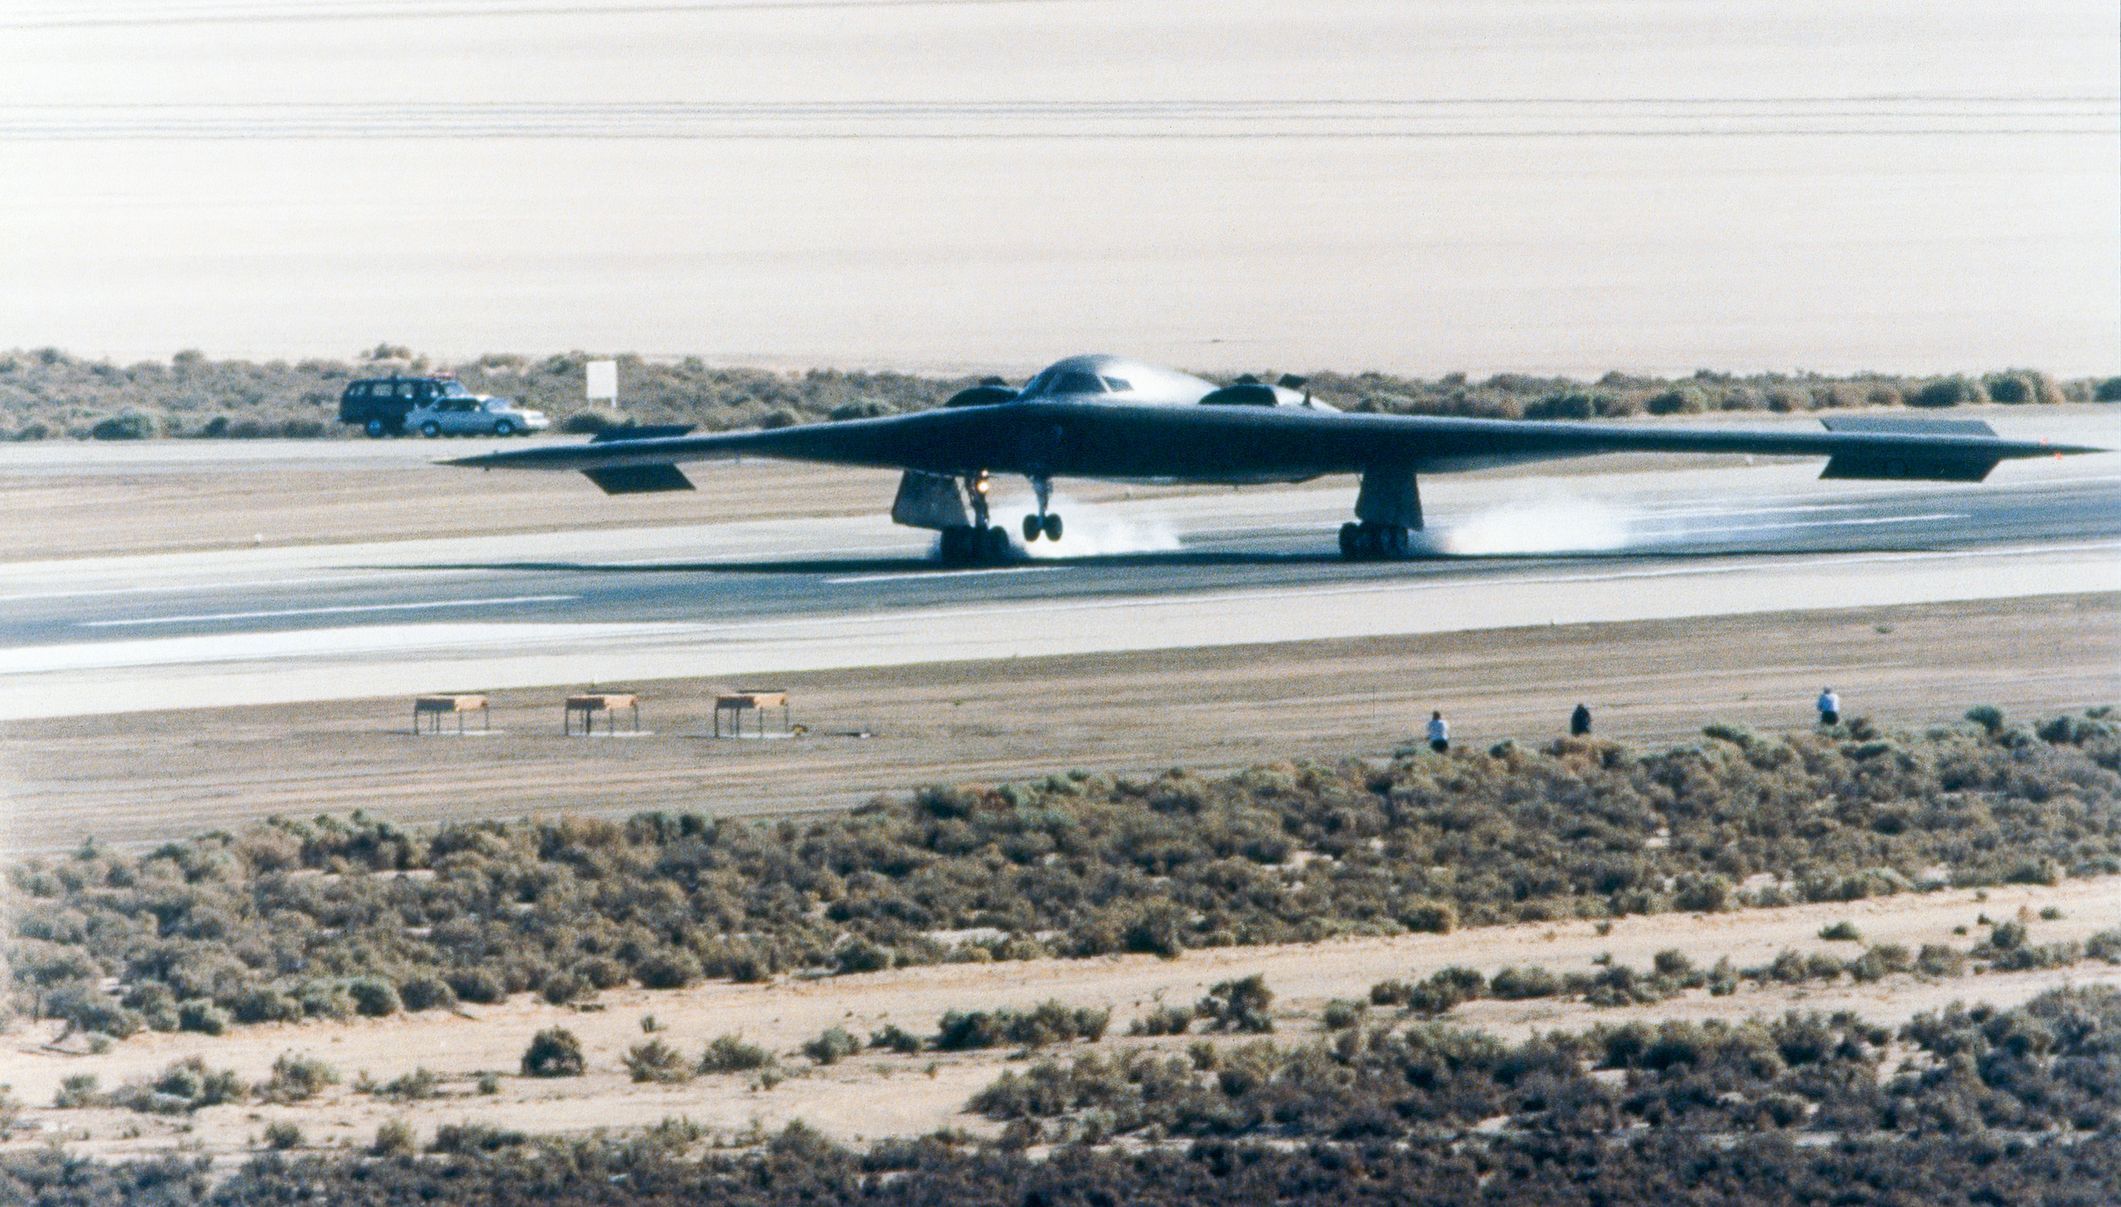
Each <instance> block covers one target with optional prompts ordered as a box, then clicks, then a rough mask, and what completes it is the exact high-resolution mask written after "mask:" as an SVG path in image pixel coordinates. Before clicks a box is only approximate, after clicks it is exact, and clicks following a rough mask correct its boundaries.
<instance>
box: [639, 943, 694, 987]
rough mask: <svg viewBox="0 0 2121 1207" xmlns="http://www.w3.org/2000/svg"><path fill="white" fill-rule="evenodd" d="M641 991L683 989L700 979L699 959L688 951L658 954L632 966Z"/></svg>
mask: <svg viewBox="0 0 2121 1207" xmlns="http://www.w3.org/2000/svg"><path fill="white" fill-rule="evenodd" d="M634 975H635V976H636V977H637V978H638V979H639V980H640V982H641V987H642V988H643V989H683V988H685V987H686V986H688V985H691V984H692V983H693V982H695V981H697V980H699V979H700V961H699V957H697V956H695V955H693V954H692V953H691V952H689V951H667V952H658V953H656V954H654V955H652V956H649V957H648V958H647V959H645V960H643V961H641V962H640V963H639V964H637V965H635V966H634Z"/></svg>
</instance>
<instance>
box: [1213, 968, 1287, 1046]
mask: <svg viewBox="0 0 2121 1207" xmlns="http://www.w3.org/2000/svg"><path fill="white" fill-rule="evenodd" d="M1273 1007H1274V991H1273V990H1272V989H1269V988H1267V978H1265V977H1263V976H1261V975H1260V974H1258V973H1256V972H1255V973H1253V974H1252V975H1251V976H1248V977H1245V978H1243V979H1241V980H1230V981H1219V982H1217V983H1216V984H1214V985H1212V986H1210V987H1209V988H1208V995H1207V996H1206V997H1203V998H1202V999H1200V1001H1199V1002H1197V1003H1195V1004H1194V1007H1193V1013H1194V1015H1195V1016H1196V1017H1198V1018H1199V1019H1200V1020H1201V1022H1202V1024H1203V1025H1204V1026H1205V1027H1206V1028H1207V1029H1208V1030H1210V1031H1244V1032H1251V1033H1253V1034H1264V1033H1266V1032H1269V1031H1272V1030H1273V1029H1274V1015H1273V1014H1272V1010H1273Z"/></svg>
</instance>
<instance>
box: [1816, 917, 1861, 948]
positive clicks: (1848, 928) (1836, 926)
mask: <svg viewBox="0 0 2121 1207" xmlns="http://www.w3.org/2000/svg"><path fill="white" fill-rule="evenodd" d="M1819 937H1820V938H1822V939H1828V940H1831V941H1834V942H1839V943H1861V942H1862V941H1863V932H1862V931H1860V930H1857V929H1856V924H1855V923H1854V922H1850V921H1847V920H1846V919H1844V920H1842V921H1840V922H1834V923H1830V924H1828V925H1826V926H1824V927H1821V928H1820V931H1819Z"/></svg>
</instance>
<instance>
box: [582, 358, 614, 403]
mask: <svg viewBox="0 0 2121 1207" xmlns="http://www.w3.org/2000/svg"><path fill="white" fill-rule="evenodd" d="M587 370H588V372H587V376H588V378H589V401H590V402H592V403H594V402H597V401H600V400H601V401H603V402H608V403H610V404H611V409H612V410H614V411H615V410H618V409H619V362H617V361H615V360H593V361H590V362H589V364H588V366H587Z"/></svg>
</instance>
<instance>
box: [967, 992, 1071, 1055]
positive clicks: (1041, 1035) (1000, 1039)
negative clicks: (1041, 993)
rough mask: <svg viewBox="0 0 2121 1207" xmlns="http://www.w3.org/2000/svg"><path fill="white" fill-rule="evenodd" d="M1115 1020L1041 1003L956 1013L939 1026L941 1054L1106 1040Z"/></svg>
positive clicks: (1054, 1003)
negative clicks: (1108, 1028) (1026, 1008)
mask: <svg viewBox="0 0 2121 1207" xmlns="http://www.w3.org/2000/svg"><path fill="white" fill-rule="evenodd" d="M1111 1021H1112V1012H1111V1011H1110V1010H1098V1009H1093V1008H1091V1007H1087V1006H1078V1007H1068V1006H1063V1005H1062V1004H1060V1003H1059V1002H1057V1001H1045V1002H1040V1003H1039V1004H1038V1005H1037V1006H1035V1007H1033V1008H1032V1009H1030V1010H1010V1009H1002V1010H952V1011H950V1012H949V1013H947V1014H945V1015H943V1018H942V1021H941V1022H940V1023H938V1024H937V1026H936V1033H935V1039H934V1041H933V1043H934V1047H935V1049H936V1050H937V1051H938V1052H961V1051H966V1050H969V1049H972V1048H992V1047H998V1046H1000V1045H1003V1044H1014V1045H1019V1046H1022V1047H1026V1048H1039V1047H1044V1046H1046V1045H1047V1044H1057V1043H1066V1042H1068V1041H1069V1040H1074V1039H1083V1040H1089V1041H1090V1042H1092V1043H1095V1042H1096V1041H1098V1040H1100V1039H1103V1038H1104V1035H1105V1028H1106V1027H1107V1026H1108V1025H1109V1024H1110V1023H1111Z"/></svg>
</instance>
